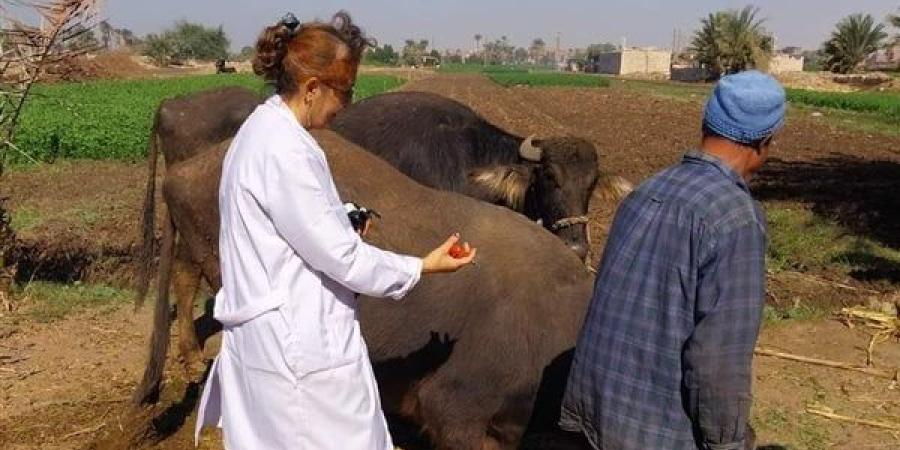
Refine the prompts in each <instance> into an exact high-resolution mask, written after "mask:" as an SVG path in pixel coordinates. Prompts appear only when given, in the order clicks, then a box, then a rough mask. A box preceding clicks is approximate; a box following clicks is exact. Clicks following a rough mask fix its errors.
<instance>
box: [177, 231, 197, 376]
mask: <svg viewBox="0 0 900 450" xmlns="http://www.w3.org/2000/svg"><path fill="white" fill-rule="evenodd" d="M174 272H175V273H174V274H173V284H174V290H175V302H176V305H178V319H177V326H178V352H179V360H180V361H181V364H182V365H183V367H184V370H185V372H186V373H187V374H189V375H192V374H196V373H198V372H199V371H201V370H203V364H202V363H203V358H202V354H201V351H200V343H199V342H198V341H197V332H196V331H195V329H194V299H196V298H197V291H198V289H199V287H200V267H199V266H197V265H196V264H194V263H193V261H192V260H191V257H190V252H189V250H188V248H187V246H186V244H185V243H184V240H183V239H179V242H178V246H177V249H176V252H175V268H174Z"/></svg>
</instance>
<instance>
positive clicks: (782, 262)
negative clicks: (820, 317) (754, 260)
mask: <svg viewBox="0 0 900 450" xmlns="http://www.w3.org/2000/svg"><path fill="white" fill-rule="evenodd" d="M766 212H767V215H768V219H769V248H768V255H767V256H768V258H767V265H768V267H769V269H771V270H773V271H776V272H777V271H783V270H796V271H800V272H804V271H809V270H819V269H823V268H826V267H832V268H834V267H837V268H838V269H840V270H842V271H844V272H846V273H847V274H855V275H860V274H864V273H867V272H869V273H871V272H879V271H884V270H888V271H889V270H890V269H891V268H892V267H893V268H896V267H900V251H897V250H894V249H891V248H888V247H884V246H882V245H880V244H879V243H877V242H875V241H872V240H870V239H867V238H864V237H860V236H855V235H852V234H850V232H849V231H847V230H846V229H844V228H843V227H841V226H839V225H837V224H835V223H834V222H832V221H829V220H826V219H824V218H821V217H819V216H816V215H815V214H813V213H812V212H811V211H809V210H806V209H803V208H792V207H785V206H773V205H767V206H766Z"/></svg>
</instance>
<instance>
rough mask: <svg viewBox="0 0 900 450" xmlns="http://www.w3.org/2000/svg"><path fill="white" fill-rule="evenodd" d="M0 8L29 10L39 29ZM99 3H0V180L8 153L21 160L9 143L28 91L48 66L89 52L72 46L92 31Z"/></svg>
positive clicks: (12, 0)
mask: <svg viewBox="0 0 900 450" xmlns="http://www.w3.org/2000/svg"><path fill="white" fill-rule="evenodd" d="M4 4H5V5H15V6H20V7H21V6H25V7H29V8H31V9H32V10H34V11H35V12H37V14H38V15H39V17H40V18H41V23H40V25H38V26H35V25H29V24H26V23H24V22H22V21H20V20H17V19H15V18H12V17H9V14H8V11H9V9H8V8H5V7H4ZM101 4H102V0H46V1H39V0H33V1H24V0H0V10H3V11H4V16H5V17H6V19H5V22H6V23H3V24H2V28H0V50H2V51H0V70H2V71H0V175H2V173H3V169H4V167H5V165H6V156H7V153H8V151H9V150H10V149H15V150H16V151H18V152H20V153H22V154H23V155H24V152H23V151H22V150H20V149H18V148H16V147H15V146H14V145H13V144H12V141H13V138H14V137H15V132H16V126H17V125H18V122H19V118H20V116H21V114H22V108H23V107H24V105H25V102H26V100H27V98H28V95H29V93H30V92H31V89H32V87H33V86H34V84H35V83H37V82H38V81H39V80H40V79H41V78H42V77H43V75H44V74H45V73H46V71H47V69H48V67H49V66H51V65H59V64H63V63H65V62H67V61H69V60H71V59H72V58H75V57H77V56H80V55H83V54H84V53H85V52H88V51H91V50H93V49H92V48H85V46H83V45H79V42H78V41H79V40H80V39H79V38H81V37H82V36H84V35H85V33H89V32H92V30H93V27H94V26H96V24H97V13H98V11H99V8H100V6H101ZM26 157H27V155H26Z"/></svg>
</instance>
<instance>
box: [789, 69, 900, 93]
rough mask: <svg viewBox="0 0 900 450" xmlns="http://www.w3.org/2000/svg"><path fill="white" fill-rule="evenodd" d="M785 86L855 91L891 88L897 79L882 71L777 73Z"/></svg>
mask: <svg viewBox="0 0 900 450" xmlns="http://www.w3.org/2000/svg"><path fill="white" fill-rule="evenodd" d="M776 78H778V80H779V81H781V82H782V83H783V84H784V85H785V87H789V88H794V89H806V90H812V91H826V92H855V91H859V90H863V89H872V88H884V89H890V88H891V87H892V86H893V85H896V84H897V83H896V81H894V79H893V78H891V77H890V76H889V75H887V74H884V73H881V72H871V73H865V74H849V75H839V74H833V73H830V72H790V73H782V74H778V75H776Z"/></svg>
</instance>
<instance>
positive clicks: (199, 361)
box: [178, 350, 206, 380]
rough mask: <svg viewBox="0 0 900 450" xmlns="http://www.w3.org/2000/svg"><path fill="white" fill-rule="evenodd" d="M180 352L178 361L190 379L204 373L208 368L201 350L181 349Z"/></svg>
mask: <svg viewBox="0 0 900 450" xmlns="http://www.w3.org/2000/svg"><path fill="white" fill-rule="evenodd" d="M179 354H180V356H179V357H178V362H179V364H180V365H181V369H182V372H183V373H184V375H185V376H186V377H187V378H188V379H189V380H193V379H195V378H198V377H200V376H202V375H203V372H204V371H205V370H206V361H204V359H203V354H202V353H201V352H200V351H199V350H191V351H181V352H179Z"/></svg>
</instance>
